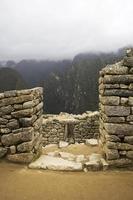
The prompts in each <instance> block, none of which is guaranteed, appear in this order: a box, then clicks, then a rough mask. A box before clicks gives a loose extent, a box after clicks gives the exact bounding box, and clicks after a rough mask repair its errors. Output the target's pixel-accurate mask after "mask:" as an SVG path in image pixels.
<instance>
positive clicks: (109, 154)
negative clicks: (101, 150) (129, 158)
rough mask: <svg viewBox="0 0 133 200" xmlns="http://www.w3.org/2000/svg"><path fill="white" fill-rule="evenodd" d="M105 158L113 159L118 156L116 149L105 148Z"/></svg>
mask: <svg viewBox="0 0 133 200" xmlns="http://www.w3.org/2000/svg"><path fill="white" fill-rule="evenodd" d="M105 154H106V158H107V160H115V159H118V158H119V153H118V150H116V149H106V150H105Z"/></svg>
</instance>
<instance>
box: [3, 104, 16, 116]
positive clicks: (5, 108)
mask: <svg viewBox="0 0 133 200" xmlns="http://www.w3.org/2000/svg"><path fill="white" fill-rule="evenodd" d="M13 110H14V108H13V106H11V105H9V106H3V107H1V108H0V115H1V116H3V115H8V114H10V113H11V112H12V111H13Z"/></svg>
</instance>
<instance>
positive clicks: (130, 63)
mask: <svg viewBox="0 0 133 200" xmlns="http://www.w3.org/2000/svg"><path fill="white" fill-rule="evenodd" d="M123 65H124V66H127V67H133V57H125V58H124V60H123Z"/></svg>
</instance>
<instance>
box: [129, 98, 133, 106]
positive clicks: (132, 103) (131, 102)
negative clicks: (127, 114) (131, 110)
mask: <svg viewBox="0 0 133 200" xmlns="http://www.w3.org/2000/svg"><path fill="white" fill-rule="evenodd" d="M128 104H129V105H130V106H133V97H129V98H128Z"/></svg>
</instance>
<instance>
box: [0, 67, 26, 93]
mask: <svg viewBox="0 0 133 200" xmlns="http://www.w3.org/2000/svg"><path fill="white" fill-rule="evenodd" d="M24 88H27V85H26V83H25V81H24V80H23V78H22V77H21V75H20V74H19V73H18V72H17V71H16V70H15V69H11V68H7V67H4V68H0V92H3V91H7V90H15V89H17V90H19V89H24Z"/></svg>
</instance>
